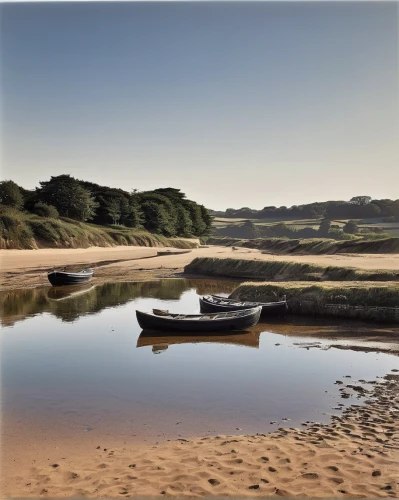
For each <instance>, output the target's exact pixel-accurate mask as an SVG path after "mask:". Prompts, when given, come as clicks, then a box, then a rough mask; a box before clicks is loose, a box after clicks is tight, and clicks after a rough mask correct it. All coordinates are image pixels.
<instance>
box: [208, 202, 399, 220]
mask: <svg viewBox="0 0 399 500" xmlns="http://www.w3.org/2000/svg"><path fill="white" fill-rule="evenodd" d="M212 214H213V215H215V216H218V217H231V218H244V219H268V218H281V219H286V220H295V219H330V220H334V219H368V218H373V217H382V218H384V219H386V222H398V221H399V200H390V199H383V200H373V199H372V198H371V197H370V196H354V197H353V198H351V200H350V201H325V202H315V203H308V204H305V205H293V206H292V207H286V206H281V207H275V206H267V207H264V208H263V209H262V210H254V209H251V208H249V207H243V208H239V209H234V208H228V209H227V210H226V211H225V212H220V211H213V212H212Z"/></svg>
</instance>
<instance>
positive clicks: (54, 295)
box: [47, 283, 95, 302]
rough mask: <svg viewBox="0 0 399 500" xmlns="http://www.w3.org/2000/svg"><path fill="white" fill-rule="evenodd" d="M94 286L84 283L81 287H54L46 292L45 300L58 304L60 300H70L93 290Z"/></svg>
mask: <svg viewBox="0 0 399 500" xmlns="http://www.w3.org/2000/svg"><path fill="white" fill-rule="evenodd" d="M94 288H95V285H93V284H92V283H85V284H82V285H70V286H65V285H64V286H54V287H52V288H50V289H49V290H48V292H47V298H48V299H49V300H51V301H56V302H59V301H60V300H66V299H71V298H73V297H77V296H78V295H82V294H84V293H86V292H89V291H90V290H93V289H94Z"/></svg>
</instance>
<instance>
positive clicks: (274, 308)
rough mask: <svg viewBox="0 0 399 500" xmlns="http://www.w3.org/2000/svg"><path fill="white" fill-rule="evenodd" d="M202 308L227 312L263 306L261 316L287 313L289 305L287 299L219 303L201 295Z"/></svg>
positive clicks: (203, 310) (203, 311)
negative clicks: (265, 301) (267, 301)
mask: <svg viewBox="0 0 399 500" xmlns="http://www.w3.org/2000/svg"><path fill="white" fill-rule="evenodd" d="M199 301H200V308H201V312H202V313H216V312H226V311H241V310H243V309H248V307H257V306H260V307H262V312H261V316H262V317H265V316H284V315H285V314H287V311H288V305H287V302H286V301H281V302H270V303H264V304H262V303H259V302H252V303H251V302H246V303H245V304H244V305H239V304H235V303H233V302H232V303H231V304H218V303H216V302H210V301H208V300H206V297H200V299H199ZM226 302H228V299H226Z"/></svg>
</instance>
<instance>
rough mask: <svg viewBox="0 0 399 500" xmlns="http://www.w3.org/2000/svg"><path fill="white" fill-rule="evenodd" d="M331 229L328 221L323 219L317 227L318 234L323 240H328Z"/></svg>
mask: <svg viewBox="0 0 399 500" xmlns="http://www.w3.org/2000/svg"><path fill="white" fill-rule="evenodd" d="M330 229H331V222H330V221H329V220H328V219H323V220H322V221H321V223H320V226H319V234H320V236H323V237H324V238H328V233H329V232H330Z"/></svg>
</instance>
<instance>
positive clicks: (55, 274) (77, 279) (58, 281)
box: [47, 269, 94, 286]
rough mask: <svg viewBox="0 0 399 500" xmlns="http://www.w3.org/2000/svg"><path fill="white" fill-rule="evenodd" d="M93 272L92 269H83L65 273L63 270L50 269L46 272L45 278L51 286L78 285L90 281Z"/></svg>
mask: <svg viewBox="0 0 399 500" xmlns="http://www.w3.org/2000/svg"><path fill="white" fill-rule="evenodd" d="M93 274H94V270H93V269H84V270H83V271H79V272H77V273H67V272H64V271H51V272H49V273H47V278H48V280H49V282H50V283H51V284H52V285H53V286H65V285H80V284H81V283H86V282H87V281H90V279H91V278H92V276H93Z"/></svg>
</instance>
